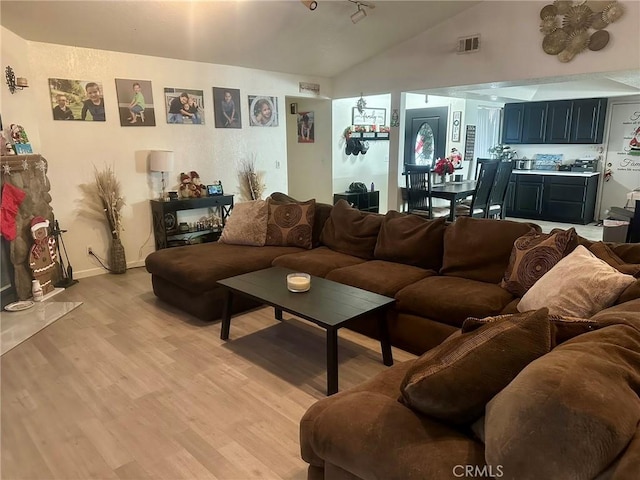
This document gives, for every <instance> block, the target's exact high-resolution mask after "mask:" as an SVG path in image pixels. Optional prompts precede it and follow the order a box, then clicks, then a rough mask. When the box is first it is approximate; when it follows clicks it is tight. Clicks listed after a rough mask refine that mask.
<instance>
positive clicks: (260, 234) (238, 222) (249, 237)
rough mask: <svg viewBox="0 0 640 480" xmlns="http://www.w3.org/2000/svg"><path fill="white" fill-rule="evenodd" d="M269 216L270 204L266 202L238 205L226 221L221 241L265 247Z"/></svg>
mask: <svg viewBox="0 0 640 480" xmlns="http://www.w3.org/2000/svg"><path fill="white" fill-rule="evenodd" d="M268 214H269V208H268V204H267V202H266V201H264V200H253V201H250V202H242V203H237V204H236V205H234V207H233V210H232V211H231V215H229V218H228V219H227V221H226V224H225V226H224V230H222V235H221V236H220V240H219V241H220V242H222V243H229V244H232V245H253V246H256V247H262V246H264V243H265V241H266V239H267V216H268Z"/></svg>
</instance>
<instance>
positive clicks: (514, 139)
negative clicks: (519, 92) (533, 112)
mask: <svg viewBox="0 0 640 480" xmlns="http://www.w3.org/2000/svg"><path fill="white" fill-rule="evenodd" d="M523 117H524V103H507V104H506V105H505V106H504V117H503V122H502V143H522V120H523Z"/></svg>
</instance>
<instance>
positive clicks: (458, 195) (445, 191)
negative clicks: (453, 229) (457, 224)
mask: <svg viewBox="0 0 640 480" xmlns="http://www.w3.org/2000/svg"><path fill="white" fill-rule="evenodd" d="M475 190H476V181H475V180H465V181H462V182H447V183H442V184H437V185H433V186H432V187H431V198H441V199H443V200H449V221H450V222H453V221H454V220H455V218H456V203H458V202H459V201H461V200H464V199H465V198H467V197H468V196H470V195H473V193H474V192H475Z"/></svg>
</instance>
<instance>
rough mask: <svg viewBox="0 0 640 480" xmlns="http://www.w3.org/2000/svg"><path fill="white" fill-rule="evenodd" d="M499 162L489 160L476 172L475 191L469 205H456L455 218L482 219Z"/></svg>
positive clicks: (484, 215) (487, 205) (487, 208)
mask: <svg viewBox="0 0 640 480" xmlns="http://www.w3.org/2000/svg"><path fill="white" fill-rule="evenodd" d="M499 164H500V160H491V161H486V162H483V163H482V166H481V167H480V171H479V172H478V180H477V181H476V189H475V191H474V192H473V196H472V197H471V204H470V205H469V206H467V205H462V204H461V205H457V206H456V216H458V217H459V216H470V217H476V218H484V217H486V215H487V211H488V210H489V196H490V195H491V189H492V187H493V182H494V180H495V178H496V173H497V171H498V165H499Z"/></svg>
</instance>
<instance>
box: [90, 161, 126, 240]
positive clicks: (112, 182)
mask: <svg viewBox="0 0 640 480" xmlns="http://www.w3.org/2000/svg"><path fill="white" fill-rule="evenodd" d="M93 173H94V177H95V180H96V192H97V194H98V198H99V199H100V202H101V203H102V209H103V211H104V215H105V217H106V218H107V222H108V223H109V229H110V231H111V237H112V238H114V239H120V232H122V231H123V230H124V229H123V228H122V216H121V210H122V207H123V206H124V198H123V197H122V194H121V189H120V182H119V181H118V180H117V179H116V174H115V172H114V171H113V169H112V168H111V167H109V166H105V167H104V169H103V170H98V169H97V168H96V167H95V166H94V167H93Z"/></svg>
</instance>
